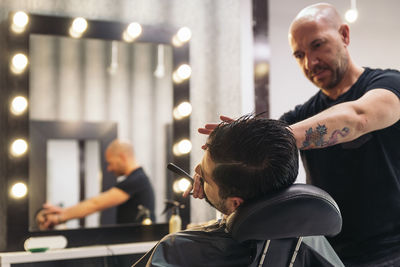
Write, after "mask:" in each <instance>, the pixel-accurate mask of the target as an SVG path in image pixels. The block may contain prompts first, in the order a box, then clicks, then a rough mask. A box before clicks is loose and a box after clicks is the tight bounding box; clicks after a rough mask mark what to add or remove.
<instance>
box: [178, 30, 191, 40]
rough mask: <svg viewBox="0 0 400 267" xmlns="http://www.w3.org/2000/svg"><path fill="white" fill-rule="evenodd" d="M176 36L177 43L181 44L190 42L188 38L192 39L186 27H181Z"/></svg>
mask: <svg viewBox="0 0 400 267" xmlns="http://www.w3.org/2000/svg"><path fill="white" fill-rule="evenodd" d="M176 36H177V38H178V40H179V41H181V42H182V43H186V42H187V41H189V40H190V38H192V31H191V30H190V29H189V28H188V27H182V28H180V29H179V31H178V33H177V34H176Z"/></svg>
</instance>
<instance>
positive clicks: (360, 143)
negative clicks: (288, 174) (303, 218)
mask: <svg viewBox="0 0 400 267" xmlns="http://www.w3.org/2000/svg"><path fill="white" fill-rule="evenodd" d="M377 88H383V89H387V90H390V91H391V92H393V93H395V94H396V95H397V96H398V97H399V98H400V72H398V71H396V70H381V69H370V68H365V71H364V72H363V73H362V75H361V76H360V78H359V79H358V80H357V82H356V83H355V84H354V85H353V86H352V87H351V88H350V90H349V91H347V92H346V93H344V94H343V95H341V96H339V97H338V99H336V100H332V99H330V98H328V97H327V96H326V95H324V94H323V93H322V92H321V91H320V92H318V93H317V94H315V95H314V96H313V97H312V98H310V99H309V100H308V101H307V102H306V103H304V104H303V105H299V106H296V107H295V109H294V110H293V111H290V112H288V113H285V114H284V115H283V116H282V117H281V120H284V121H286V122H287V123H289V124H293V123H296V122H299V121H302V120H304V119H306V118H309V117H311V116H313V115H315V114H317V113H319V112H321V111H323V110H325V109H327V108H329V107H331V106H333V105H336V104H339V103H343V102H347V101H352V100H356V99H358V98H360V97H361V96H362V95H364V94H365V93H366V92H367V91H369V90H373V89H377ZM301 157H302V160H303V164H304V167H305V169H306V174H307V182H308V183H311V184H313V185H316V186H318V187H320V188H322V189H324V190H325V191H327V192H328V193H329V194H330V195H331V196H332V197H333V198H334V199H335V200H336V202H337V203H338V205H339V208H340V209H341V213H342V217H343V228H342V231H341V233H340V234H339V235H338V236H337V237H334V238H332V239H330V241H331V243H332V245H333V247H334V248H335V250H336V251H337V252H338V254H339V256H341V258H342V259H346V258H362V257H365V256H366V257H368V256H370V257H372V258H373V257H380V256H382V255H386V254H389V253H390V252H391V250H394V249H395V247H396V248H397V250H398V249H400V121H397V122H396V123H395V124H394V125H392V126H390V127H387V128H385V129H381V130H377V131H374V132H370V133H368V134H366V135H363V136H361V137H359V138H358V139H356V140H353V141H351V142H348V143H342V144H337V145H334V146H331V147H327V148H323V149H311V150H302V151H301ZM316 219H318V218H316Z"/></svg>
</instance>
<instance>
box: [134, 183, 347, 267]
mask: <svg viewBox="0 0 400 267" xmlns="http://www.w3.org/2000/svg"><path fill="white" fill-rule="evenodd" d="M341 227H342V217H341V215H340V211H339V208H338V206H337V204H336V203H335V201H334V200H333V199H332V198H331V197H330V196H329V195H328V194H327V193H326V192H325V191H323V190H321V189H319V188H317V187H314V186H312V185H305V184H294V185H292V186H290V187H289V188H287V189H285V190H282V191H280V192H277V193H274V194H270V195H268V196H266V197H263V198H261V199H258V200H256V201H251V202H248V203H245V204H243V205H242V206H240V207H239V208H238V209H237V210H236V212H235V213H233V214H232V215H231V216H229V217H228V220H227V221H226V228H225V230H224V232H229V237H227V236H226V235H224V236H223V237H220V238H218V233H215V232H207V231H205V232H202V234H195V235H191V232H190V231H189V232H187V231H184V232H181V235H183V236H185V240H191V241H188V242H186V243H182V244H185V246H186V248H187V249H189V250H190V249H192V250H193V251H196V250H197V249H198V251H200V252H199V253H194V254H189V255H190V256H188V257H191V260H190V262H193V259H194V258H195V257H200V258H201V257H202V256H201V255H202V254H204V253H207V252H206V251H203V250H202V249H201V248H200V247H196V245H194V244H196V242H197V241H199V240H201V241H202V242H204V238H207V239H208V240H212V239H214V240H215V241H214V243H213V246H215V247H219V246H218V245H216V244H217V243H218V242H220V241H221V240H225V241H224V242H227V243H223V244H229V245H232V246H231V247H229V248H231V249H239V248H238V247H242V248H243V246H244V247H246V248H248V249H247V251H248V253H249V254H248V255H249V257H250V258H248V260H246V258H240V260H243V259H245V260H244V261H243V262H246V261H247V266H249V267H255V266H257V267H262V266H268V267H281V266H285V267H287V266H289V267H300V266H301V267H304V266H307V267H309V266H318V267H321V266H334V267H338V266H343V264H342V262H341V261H340V259H339V258H338V257H337V255H336V253H335V252H334V251H333V249H332V247H331V246H330V245H329V243H328V241H327V240H326V239H325V237H324V236H334V235H336V234H338V233H339V232H340V230H341ZM199 235H200V237H199ZM210 236H211V238H209V237H210ZM232 238H233V240H232ZM174 240H176V239H175V238H171V239H169V241H168V242H169V243H168V244H169V245H168V246H167V249H166V247H163V248H160V250H159V255H163V256H162V257H161V259H164V258H168V257H173V256H171V255H178V254H179V255H182V254H181V253H180V252H178V253H177V252H176V251H179V246H178V247H175V246H174V245H173V244H172V243H174V242H175V241H174ZM229 240H230V241H229ZM176 244H179V243H176ZM218 244H219V243H218ZM239 244H240V245H239ZM221 247H224V245H222V246H221ZM226 247H228V245H227V246H226ZM172 248H175V249H172ZM170 249H172V250H173V251H175V252H174V253H173V254H171V255H170V254H169V252H170ZM203 249H204V247H203ZM154 250H155V247H154V248H153V249H152V250H150V251H149V252H148V253H147V254H146V255H145V256H143V257H142V259H141V260H139V261H138V262H136V263H135V264H134V265H133V266H143V265H140V264H142V263H143V262H146V261H147V260H148V258H149V257H152V256H151V255H152V254H153V251H154ZM217 250H218V248H217ZM230 253H234V254H236V252H233V251H228V255H231V254H230ZM246 253H247V252H246ZM157 257H159V256H156V258H157ZM180 257H182V256H178V258H177V259H176V260H172V259H171V258H170V261H173V263H172V264H167V263H165V266H185V267H186V266H188V265H187V264H184V263H182V262H184V259H181V258H180ZM209 257H212V256H209ZM221 257H227V256H226V255H221ZM182 258H185V257H184V256H183V257H182ZM223 260H224V259H219V261H217V260H211V261H210V262H209V266H220V265H221V266H222V265H223V266H230V264H233V265H235V266H242V265H241V263H240V264H239V263H238V262H235V261H234V262H232V259H230V258H229V259H227V260H229V262H230V263H227V264H225V265H224V264H222V263H221V264H220V265H218V264H217V262H221V261H223ZM150 261H151V259H150ZM156 262H158V264H157V263H156V264H155V265H154V266H164V265H162V262H163V260H161V261H158V260H156ZM159 262H161V265H160V263H159ZM195 262H196V261H195ZM146 266H147V265H146ZM151 266H153V265H151ZM196 266H201V265H196ZM188 267H190V266H188Z"/></svg>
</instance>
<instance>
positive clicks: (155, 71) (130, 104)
mask: <svg viewBox="0 0 400 267" xmlns="http://www.w3.org/2000/svg"><path fill="white" fill-rule="evenodd" d="M29 59H30V62H29V65H30V68H29V71H30V72H29V79H30V80H29V83H30V88H29V90H30V95H29V103H30V105H29V109H30V113H29V114H30V120H31V121H35V122H37V121H39V122H40V121H42V122H53V123H58V124H59V123H61V124H62V125H64V124H63V123H65V125H64V126H61V127H64V128H62V130H61V132H62V133H68V134H69V135H70V136H74V131H77V129H74V127H70V126H68V125H70V123H71V122H79V123H83V124H91V123H98V124H102V123H114V124H115V125H116V132H117V136H116V137H118V138H121V139H124V140H128V141H129V142H131V144H132V145H133V149H134V153H135V156H136V160H137V162H138V164H139V165H140V166H142V167H143V169H144V171H145V172H146V174H147V175H148V177H149V180H150V182H151V184H152V187H153V189H154V194H155V220H154V222H155V223H158V222H165V217H163V216H162V215H161V212H162V210H163V206H164V204H163V201H164V199H165V192H166V188H165V181H166V170H165V166H166V162H167V157H168V153H169V152H168V150H167V147H168V144H169V143H170V142H171V141H170V138H171V135H170V130H171V129H170V125H171V124H172V109H173V99H172V95H173V85H172V81H171V77H172V48H171V47H170V46H168V45H159V44H154V43H125V42H118V41H111V40H100V39H73V38H68V37H60V36H51V35H37V34H31V35H30V47H29ZM40 131H43V132H46V129H45V128H44V129H40ZM77 136H78V135H77ZM81 142H84V144H85V145H84V147H85V150H84V151H83V152H82V151H80V146H79V143H81ZM103 150H104V149H103ZM103 150H102V149H101V146H100V145H99V140H96V139H87V138H86V139H84V140H83V139H79V140H78V139H74V138H72V139H65V138H64V139H62V138H61V136H60V137H55V138H49V139H48V140H46V153H47V155H46V164H45V165H46V166H42V167H44V168H46V177H39V178H37V177H32V173H31V166H30V175H29V177H30V178H32V179H30V184H34V183H35V182H36V181H35V179H45V181H46V182H45V183H46V190H44V191H42V193H41V194H43V198H42V199H41V201H33V200H32V199H30V200H29V201H30V208H29V210H30V218H31V219H30V229H37V226H36V225H35V220H34V219H33V218H34V217H35V212H36V211H37V210H39V209H40V208H41V207H42V205H43V204H44V203H45V202H49V203H51V204H53V205H57V206H63V207H68V206H71V205H75V204H76V203H78V202H79V201H82V200H84V199H87V198H90V197H92V196H95V195H97V194H98V193H100V192H102V191H105V190H107V189H109V188H110V187H112V186H113V185H115V183H116V181H117V180H116V179H115V176H113V175H112V174H111V177H113V178H112V179H111V180H110V181H108V183H105V182H104V180H105V177H106V175H107V176H108V177H109V176H110V173H104V164H106V162H105V161H104V157H105V155H104V152H105V151H103ZM82 153H84V155H85V156H84V158H85V162H82V160H81V157H80V156H79V155H80V154H82ZM35 156H36V155H34V154H33V153H31V155H30V159H32V157H35ZM102 159H103V160H102ZM36 167H38V166H36ZM82 168H83V169H84V174H85V175H84V176H82V175H81V174H80V173H81V172H82V170H81V169H82ZM102 170H103V171H102ZM82 177H84V178H82ZM105 184H106V186H105ZM107 187H108V188H107ZM110 214H111V215H110ZM110 216H111V217H112V216H114V217H113V218H111V219H110ZM115 216H116V215H115V212H112V211H109V212H108V215H107V216H104V214H103V212H102V214H99V213H97V214H96V213H95V214H93V215H91V216H89V217H86V218H85V219H84V220H71V221H68V222H67V223H66V224H65V225H63V227H65V228H67V229H71V228H75V227H96V226H99V225H104V224H112V223H115V222H116V218H115ZM102 217H108V219H102Z"/></svg>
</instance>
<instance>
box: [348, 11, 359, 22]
mask: <svg viewBox="0 0 400 267" xmlns="http://www.w3.org/2000/svg"><path fill="white" fill-rule="evenodd" d="M345 18H346V20H347V22H349V23H353V22H355V21H356V20H357V18H358V11H357V9H353V8H352V9H349V10H347V11H346V14H345Z"/></svg>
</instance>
